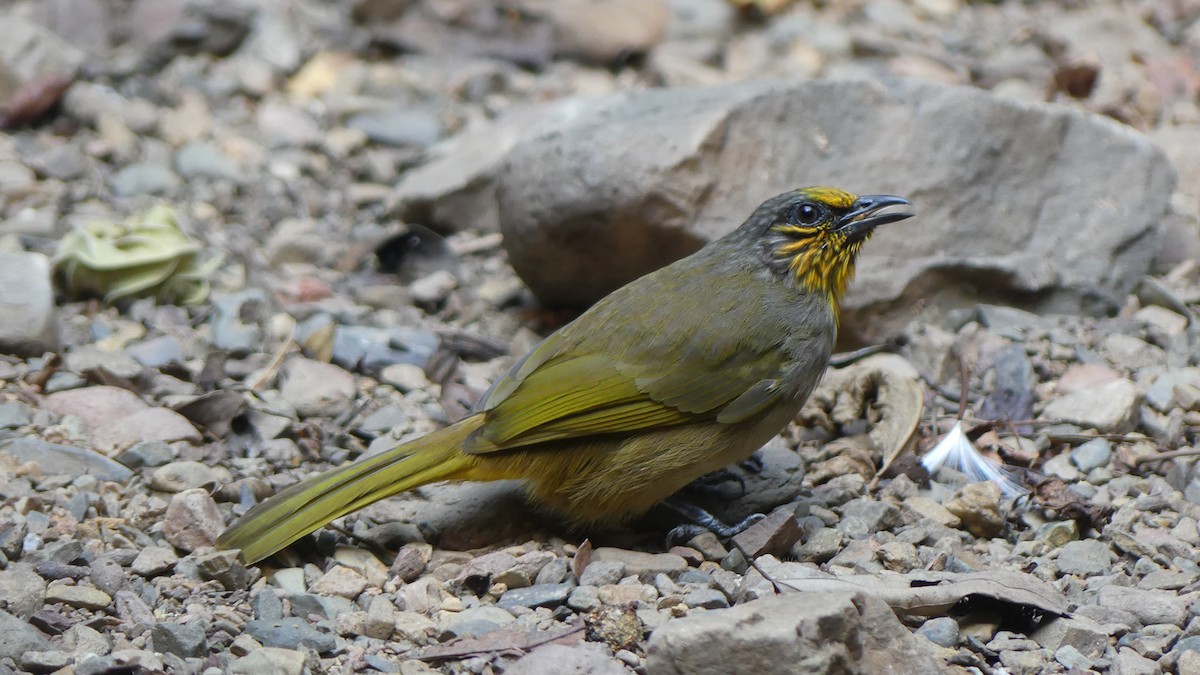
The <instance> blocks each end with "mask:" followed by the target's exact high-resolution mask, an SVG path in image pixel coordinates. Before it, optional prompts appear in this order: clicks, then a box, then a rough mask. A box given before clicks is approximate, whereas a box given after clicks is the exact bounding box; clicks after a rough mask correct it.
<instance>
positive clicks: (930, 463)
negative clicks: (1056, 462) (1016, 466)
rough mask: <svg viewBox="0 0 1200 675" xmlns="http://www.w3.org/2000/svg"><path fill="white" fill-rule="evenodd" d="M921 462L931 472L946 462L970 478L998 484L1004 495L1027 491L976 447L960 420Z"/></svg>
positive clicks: (1019, 493) (946, 464)
mask: <svg viewBox="0 0 1200 675" xmlns="http://www.w3.org/2000/svg"><path fill="white" fill-rule="evenodd" d="M921 466H923V467H925V469H926V470H927V471H929V472H930V473H933V472H934V471H937V470H938V469H939V468H941V467H943V466H948V467H950V468H951V469H955V470H957V471H961V472H963V473H964V474H966V475H967V476H968V477H970V478H971V479H972V480H975V481H985V480H990V481H992V482H994V483H995V484H996V485H999V486H1000V491H1001V492H1003V493H1004V496H1006V497H1016V496H1018V495H1023V494H1025V493H1027V492H1029V490H1027V489H1026V488H1025V487H1024V486H1023V485H1021V484H1020V483H1018V482H1017V481H1016V479H1014V478H1013V476H1012V474H1010V473H1009V471H1008V470H1007V469H1005V468H1004V467H1003V466H1000V465H998V464H995V463H993V462H992V461H991V460H990V459H988V458H987V457H984V456H983V455H982V454H980V452H979V451H978V450H976V449H975V446H974V445H972V444H971V441H970V439H968V438H967V435H966V433H964V432H963V428H962V422H961V421H959V422H958V423H957V424H955V425H954V428H953V429H951V430H950V433H948V434H946V437H945V438H943V439H942V440H940V441H938V444H937V445H935V446H933V448H932V449H931V450H930V451H929V452H927V453H925V456H924V457H922V458H921Z"/></svg>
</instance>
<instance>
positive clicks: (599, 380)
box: [464, 336, 782, 454]
mask: <svg viewBox="0 0 1200 675" xmlns="http://www.w3.org/2000/svg"><path fill="white" fill-rule="evenodd" d="M559 339H561V338H556V336H551V338H548V339H547V341H546V342H545V343H543V344H542V345H541V346H539V347H538V348H536V349H535V350H534V351H533V352H531V353H530V355H529V356H528V357H526V358H525V359H524V360H523V361H522V362H520V363H518V364H516V365H515V366H514V367H513V369H512V370H511V371H510V372H509V373H508V374H507V375H506V376H505V377H504V378H502V379H501V380H500V381H499V382H497V383H496V385H495V386H493V388H492V390H491V391H489V392H488V394H486V395H485V396H484V399H483V400H482V401H481V404H480V406H479V409H480V410H483V411H486V417H485V421H484V424H483V427H482V428H481V429H479V430H478V431H477V432H476V433H475V434H474V435H473V436H472V438H470V439H468V441H467V442H466V444H465V445H464V450H465V451H466V452H468V453H471V454H483V453H488V452H495V451H498V450H504V449H508V448H515V447H522V446H527V445H531V444H535V443H542V442H546V441H554V440H562V439H568V438H578V437H581V436H589V435H594V434H605V433H618V432H627V431H635V430H638V429H646V428H651V427H667V426H675V425H680V424H689V423H693V422H699V421H705V420H716V421H718V422H723V423H733V422H738V421H741V420H743V419H746V418H748V417H751V416H753V415H754V414H756V413H758V412H760V411H761V410H762V409H763V408H765V407H766V406H768V405H769V404H770V403H771V402H773V401H774V400H776V399H777V397H778V396H779V395H780V390H779V388H778V386H777V379H778V378H779V376H780V374H781V370H782V364H780V363H779V350H778V348H777V346H776V345H763V346H762V347H761V348H758V349H749V348H747V347H748V346H747V345H736V344H731V345H728V346H727V348H726V349H724V350H722V349H715V350H712V351H711V352H709V353H706V354H702V355H697V354H695V353H690V352H687V350H681V351H680V353H681V354H687V355H686V356H681V357H680V359H681V360H676V361H675V362H670V361H669V360H665V361H664V360H657V359H656V362H654V363H644V364H639V363H630V362H628V361H629V360H630V359H629V358H628V354H625V355H623V356H625V357H626V358H625V360H618V359H617V358H613V357H609V356H607V355H602V354H584V355H578V356H571V355H566V354H562V353H560V352H559V349H560V347H561V346H562V345H561V343H557V342H556V341H557V340H559Z"/></svg>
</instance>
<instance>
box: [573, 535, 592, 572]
mask: <svg viewBox="0 0 1200 675" xmlns="http://www.w3.org/2000/svg"><path fill="white" fill-rule="evenodd" d="M590 564H592V540H591V539H584V540H583V543H582V544H580V545H579V548H578V549H577V550H576V551H575V557H574V558H572V559H571V572H573V573H574V574H575V578H576V579H579V578H580V577H582V576H583V571H584V570H586V569H587V566H588V565H590Z"/></svg>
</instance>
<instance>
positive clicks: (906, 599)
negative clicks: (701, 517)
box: [775, 570, 1067, 616]
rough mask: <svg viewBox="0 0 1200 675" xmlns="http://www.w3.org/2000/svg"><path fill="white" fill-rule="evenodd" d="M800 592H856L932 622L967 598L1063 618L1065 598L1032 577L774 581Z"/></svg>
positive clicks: (993, 573) (997, 573)
mask: <svg viewBox="0 0 1200 675" xmlns="http://www.w3.org/2000/svg"><path fill="white" fill-rule="evenodd" d="M775 581H776V582H777V583H778V584H779V585H781V586H784V587H787V588H791V589H794V590H797V591H801V592H814V593H815V592H822V591H842V590H850V591H859V592H861V593H865V594H867V595H872V596H875V597H877V598H879V599H880V600H882V601H884V602H886V603H887V604H888V606H889V607H891V608H892V609H894V610H897V611H902V612H905V613H907V614H916V615H918V616H937V615H940V614H944V613H945V612H946V611H948V610H949V609H951V608H952V607H954V606H955V605H957V604H958V603H959V602H961V601H963V600H964V599H966V598H969V597H974V596H979V597H984V598H989V599H991V600H995V601H997V602H1001V603H1005V604H1011V605H1022V606H1025V607H1033V608H1035V609H1039V610H1041V611H1043V612H1047V613H1049V614H1055V615H1058V616H1064V615H1066V614H1067V598H1066V596H1064V595H1063V594H1062V593H1060V592H1059V591H1058V589H1056V588H1054V587H1053V586H1051V585H1049V584H1047V583H1046V582H1044V581H1042V580H1040V579H1038V578H1037V577H1035V576H1033V575H1032V574H1024V573H1022V572H1013V571H1011V570H986V571H982V572H968V573H966V574H959V573H955V572H911V573H908V574H884V575H878V576H877V575H873V574H856V575H851V576H847V577H836V578H835V577H827V578H822V577H818V578H803V579H786V578H775Z"/></svg>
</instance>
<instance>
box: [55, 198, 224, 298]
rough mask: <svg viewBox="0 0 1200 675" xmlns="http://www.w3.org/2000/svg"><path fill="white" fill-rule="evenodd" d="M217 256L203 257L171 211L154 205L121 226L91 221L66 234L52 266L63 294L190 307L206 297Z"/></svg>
mask: <svg viewBox="0 0 1200 675" xmlns="http://www.w3.org/2000/svg"><path fill="white" fill-rule="evenodd" d="M221 260H222V258H221V256H220V255H215V256H211V257H208V258H205V257H204V256H203V255H202V254H201V250H200V245H199V244H197V243H195V242H193V241H191V240H189V239H188V237H187V235H186V234H184V232H183V229H182V228H181V227H180V226H179V221H178V219H177V218H176V215H175V211H174V209H172V208H171V207H169V206H166V205H159V206H156V207H154V208H151V209H150V210H148V211H146V212H144V213H140V214H137V215H135V216H132V217H130V218H128V219H126V220H125V221H124V222H121V223H110V222H102V221H96V222H92V223H89V224H88V225H86V226H85V227H83V228H80V229H78V230H76V231H74V232H71V233H69V234H67V235H66V236H65V237H63V238H62V240H61V241H60V242H59V244H58V250H57V251H56V252H55V254H54V266H55V269H56V270H58V272H59V274H60V275H61V277H62V280H63V283H64V285H65V287H66V290H67V291H68V292H70V293H76V294H84V295H87V294H91V295H99V296H102V297H103V298H104V301H105V302H110V303H111V302H114V301H117V300H122V299H126V298H145V297H152V298H156V299H157V300H159V301H160V302H166V303H177V304H182V305H195V304H199V303H201V302H203V301H204V300H205V298H207V297H208V291H209V278H210V277H211V276H212V275H213V273H214V272H216V270H217V267H219V266H220V265H221Z"/></svg>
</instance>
